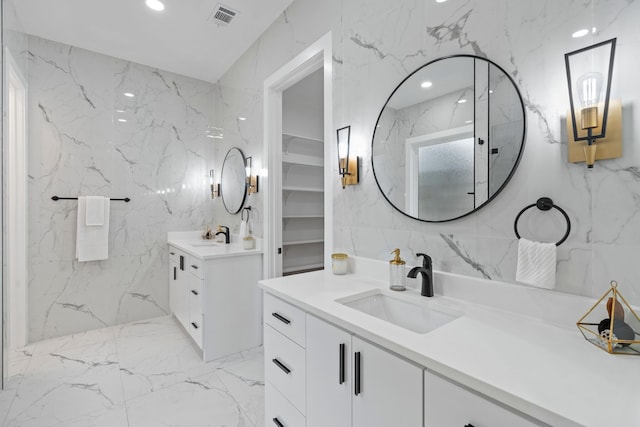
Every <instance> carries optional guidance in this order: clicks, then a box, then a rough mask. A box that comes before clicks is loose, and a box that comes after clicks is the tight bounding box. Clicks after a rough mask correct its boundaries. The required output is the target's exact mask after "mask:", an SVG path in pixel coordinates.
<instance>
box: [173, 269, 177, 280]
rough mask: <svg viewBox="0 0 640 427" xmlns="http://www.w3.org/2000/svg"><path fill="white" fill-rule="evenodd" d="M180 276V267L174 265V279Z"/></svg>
mask: <svg viewBox="0 0 640 427" xmlns="http://www.w3.org/2000/svg"><path fill="white" fill-rule="evenodd" d="M177 277H178V267H173V280H177Z"/></svg>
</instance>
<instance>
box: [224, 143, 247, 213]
mask: <svg viewBox="0 0 640 427" xmlns="http://www.w3.org/2000/svg"><path fill="white" fill-rule="evenodd" d="M232 150H238V152H239V153H240V155H241V156H242V161H243V163H244V167H245V168H246V167H247V158H246V156H245V155H244V153H243V152H242V150H241V149H240V148H238V147H231V148H229V151H227V154H226V155H225V156H224V162H222V169H221V170H220V196H221V197H222V204H223V205H224V209H225V210H226V211H227V212H228V213H230V214H231V215H237V214H239V213H240V211H241V210H242V208H243V207H244V203H245V202H246V201H247V180H246V179H245V180H244V194H243V196H242V202H241V203H240V207H238V210H237V211H235V212H232V211H231V210H229V207H228V206H227V202H225V200H224V188H223V186H222V174H224V165H225V163H227V157H229V153H231V151H232Z"/></svg>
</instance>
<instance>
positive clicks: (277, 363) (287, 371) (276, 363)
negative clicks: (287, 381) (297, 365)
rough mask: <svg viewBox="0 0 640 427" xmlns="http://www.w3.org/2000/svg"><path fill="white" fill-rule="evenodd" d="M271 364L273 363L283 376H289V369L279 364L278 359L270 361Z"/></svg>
mask: <svg viewBox="0 0 640 427" xmlns="http://www.w3.org/2000/svg"><path fill="white" fill-rule="evenodd" d="M272 362H273V363H275V365H276V366H277V367H278V368H280V369H282V371H283V372H284V373H285V374H287V375H289V374H290V373H291V369H289V368H287V367H286V366H285V365H284V363H282V362H281V361H279V360H278V359H273V360H272Z"/></svg>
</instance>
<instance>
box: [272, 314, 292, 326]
mask: <svg viewBox="0 0 640 427" xmlns="http://www.w3.org/2000/svg"><path fill="white" fill-rule="evenodd" d="M271 315H272V316H273V317H275V318H276V319H278V320H279V321H281V322H282V323H284V324H285V325H288V324H289V323H291V320H289V319H287V318H286V317H284V316H283V315H281V314H278V313H271Z"/></svg>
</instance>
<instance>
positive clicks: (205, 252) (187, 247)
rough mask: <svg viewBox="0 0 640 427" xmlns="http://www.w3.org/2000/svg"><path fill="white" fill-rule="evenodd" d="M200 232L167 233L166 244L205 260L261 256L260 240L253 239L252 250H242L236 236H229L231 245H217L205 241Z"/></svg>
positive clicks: (213, 241) (214, 242) (212, 241)
mask: <svg viewBox="0 0 640 427" xmlns="http://www.w3.org/2000/svg"><path fill="white" fill-rule="evenodd" d="M201 235H202V232H201V231H185V232H169V233H168V234H167V243H168V244H169V245H171V246H173V247H176V248H178V249H180V250H182V251H184V252H186V253H188V254H189V255H192V256H195V257H197V258H200V259H203V260H207V259H215V258H228V257H235V256H248V255H256V254H262V240H261V239H255V240H256V245H255V248H254V249H244V248H243V247H242V243H241V242H240V240H239V238H238V236H237V235H234V234H232V235H231V243H229V244H226V243H217V242H216V241H215V240H205V239H203V238H202V236H201Z"/></svg>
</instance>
